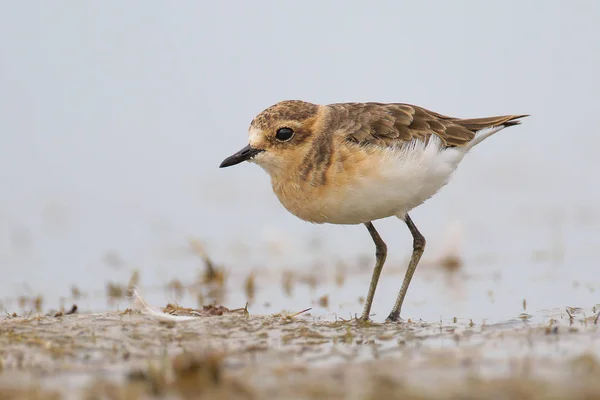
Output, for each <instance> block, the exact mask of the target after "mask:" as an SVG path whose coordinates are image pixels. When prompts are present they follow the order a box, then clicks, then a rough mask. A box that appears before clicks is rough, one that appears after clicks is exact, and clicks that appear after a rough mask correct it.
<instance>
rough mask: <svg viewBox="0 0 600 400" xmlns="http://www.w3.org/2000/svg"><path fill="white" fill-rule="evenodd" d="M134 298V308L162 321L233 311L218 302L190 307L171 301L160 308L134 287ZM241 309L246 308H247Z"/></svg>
mask: <svg viewBox="0 0 600 400" xmlns="http://www.w3.org/2000/svg"><path fill="white" fill-rule="evenodd" d="M133 299H134V308H136V309H137V310H139V311H140V312H141V313H142V314H145V315H149V316H151V317H153V318H156V319H158V320H160V321H172V322H183V321H192V320H195V319H197V318H198V317H211V316H218V315H223V314H226V313H231V312H232V311H230V310H229V309H228V308H227V307H224V306H221V305H216V304H209V305H205V306H203V307H202V308H188V307H182V306H180V305H177V304H170V303H169V304H167V305H166V307H163V308H162V309H159V308H158V307H152V306H150V305H149V304H148V303H147V302H146V300H144V299H143V298H142V296H141V295H140V293H139V291H138V290H137V289H134V292H133ZM241 310H245V308H244V309H241Z"/></svg>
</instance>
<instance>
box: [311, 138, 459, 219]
mask: <svg viewBox="0 0 600 400" xmlns="http://www.w3.org/2000/svg"><path fill="white" fill-rule="evenodd" d="M464 154H465V149H464V148H449V149H440V142H439V140H437V137H435V136H434V137H432V140H430V142H429V143H428V144H424V143H423V142H419V141H416V142H414V143H413V144H411V145H410V146H404V147H402V148H399V149H389V150H385V151H382V152H381V157H377V158H378V159H376V160H373V164H371V166H372V168H369V169H371V171H362V172H363V174H361V175H360V176H356V177H355V178H354V179H352V180H351V181H350V182H349V184H348V185H346V187H345V188H337V190H336V192H337V193H336V195H335V196H331V198H330V201H326V203H327V205H326V206H325V207H323V208H322V213H323V216H324V217H325V221H324V222H327V223H332V224H359V223H364V222H368V221H374V220H377V219H380V218H386V217H390V216H398V217H400V218H403V217H404V215H405V214H406V213H407V212H408V211H410V210H411V209H413V208H414V207H416V206H418V205H420V204H422V203H423V202H424V201H425V200H427V199H428V198H430V197H431V196H433V195H434V194H435V193H437V191H438V190H440V189H441V188H442V187H443V186H444V185H446V184H447V183H448V181H449V180H450V177H451V176H452V174H453V172H454V171H455V169H456V167H457V166H458V164H459V163H460V161H461V160H462V158H463V157H464Z"/></svg>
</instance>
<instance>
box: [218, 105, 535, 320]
mask: <svg viewBox="0 0 600 400" xmlns="http://www.w3.org/2000/svg"><path fill="white" fill-rule="evenodd" d="M526 116H527V115H504V116H498V117H487V118H469V119H460V118H453V117H448V116H445V115H441V114H438V113H435V112H432V111H429V110H426V109H424V108H422V107H418V106H415V105H410V104H404V103H391V104H386V103H339V104H328V105H317V104H312V103H309V102H305V101H299V100H286V101H282V102H280V103H277V104H275V105H273V106H271V107H269V108H267V109H266V110H264V111H262V112H261V113H260V114H258V115H257V116H256V117H255V118H254V120H252V122H251V124H250V128H249V144H248V145H247V146H246V147H244V148H243V149H242V150H240V151H239V152H237V153H235V154H233V155H232V156H230V157H227V158H226V159H225V160H223V162H222V163H221V165H220V167H221V168H223V167H229V166H232V165H236V164H238V163H241V162H242V161H250V162H253V163H256V164H258V165H260V166H261V167H262V168H264V169H265V171H266V172H267V173H268V174H269V175H270V176H271V184H272V187H273V191H274V192H275V194H276V195H277V198H278V199H279V201H280V202H281V204H283V206H284V207H285V208H286V209H287V210H288V211H289V212H291V213H292V214H294V215H295V216H297V217H299V218H301V219H303V220H305V221H309V222H312V223H316V224H322V223H329V224H364V225H365V226H366V227H367V229H368V231H369V233H370V235H371V237H372V239H373V241H374V243H375V248H376V251H375V257H376V262H375V268H374V270H373V275H372V278H371V283H370V286H369V291H368V294H367V297H366V300H365V305H364V309H363V312H362V314H361V319H363V320H368V319H369V314H370V311H371V304H372V303H373V296H374V295H375V289H376V287H377V282H378V280H379V276H380V274H381V270H382V268H383V264H384V262H385V259H386V256H387V246H386V244H385V242H384V241H383V240H382V239H381V237H380V236H379V234H378V233H377V230H376V229H375V227H374V226H373V221H375V220H378V219H381V218H386V217H391V216H396V217H398V218H400V219H401V220H403V221H404V222H405V223H406V225H407V226H408V229H409V230H410V233H411V234H412V236H413V252H412V256H411V259H410V262H409V264H408V268H407V270H406V275H405V277H404V281H403V283H402V287H401V289H400V292H399V294H398V297H397V299H396V302H395V304H394V306H393V308H392V311H391V312H390V314H389V316H388V317H387V320H388V321H398V320H399V318H400V310H401V308H402V303H403V302H404V297H405V296H406V291H407V290H408V286H409V284H410V281H411V278H412V276H413V274H414V272H415V269H416V268H417V264H418V263H419V260H420V258H421V255H422V254H423V251H424V249H425V238H424V237H423V235H421V233H420V232H419V230H418V229H417V227H416V226H415V224H414V223H413V221H412V219H411V218H410V216H409V215H408V212H409V211H411V210H412V209H413V208H415V207H417V206H418V205H420V204H422V203H423V202H425V201H426V200H427V199H429V198H430V197H431V196H433V195H434V194H436V193H437V192H438V190H440V189H441V188H442V187H443V186H445V185H446V184H447V183H448V181H449V180H450V178H451V176H452V174H453V172H454V171H455V169H456V167H457V166H458V164H459V163H460V161H461V160H462V159H463V157H464V156H465V154H466V153H467V152H468V151H469V150H470V149H471V148H472V147H474V146H475V145H477V144H479V143H480V142H481V141H483V140H484V139H487V138H488V137H490V136H491V135H493V134H494V133H496V132H498V131H500V130H502V129H504V128H506V127H509V126H513V125H518V124H519V123H520V121H519V119H520V118H523V117H526Z"/></svg>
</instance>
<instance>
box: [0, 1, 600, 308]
mask: <svg viewBox="0 0 600 400" xmlns="http://www.w3.org/2000/svg"><path fill="white" fill-rule="evenodd" d="M0 10H1V11H0V188H1V189H0V190H1V193H0V269H1V272H2V273H1V276H2V278H1V279H0V293H1V294H2V296H0V297H3V298H6V297H15V296H18V295H21V294H35V293H42V294H46V295H48V296H55V297H56V296H61V295H64V294H65V293H68V288H69V286H70V285H71V284H72V283H76V284H78V285H79V286H81V287H83V288H85V289H87V290H92V291H93V290H100V291H102V290H103V288H104V284H105V281H106V280H107V279H111V280H123V279H126V278H127V277H128V276H129V274H130V272H131V269H132V268H133V266H135V267H139V268H140V269H141V270H142V276H143V277H144V279H145V282H147V283H152V282H159V283H160V282H164V281H166V280H167V279H169V278H170V277H173V276H178V277H182V279H185V278H186V277H193V276H194V275H195V273H196V269H197V267H198V264H197V261H196V260H194V259H191V258H189V257H187V258H186V257H185V256H177V254H179V253H180V250H178V249H181V248H183V247H185V245H186V240H187V238H188V237H189V236H195V237H198V238H200V239H201V240H202V241H204V242H205V243H206V245H207V248H208V249H209V251H210V253H211V254H212V256H213V257H214V258H215V259H217V260H219V261H221V262H223V263H226V264H227V265H229V267H230V269H232V270H233V272H234V273H235V272H236V271H238V272H239V271H248V270H249V268H253V267H254V266H256V265H272V266H274V267H278V266H281V265H287V266H290V267H292V266H294V265H302V263H303V262H305V261H306V260H312V259H313V258H321V257H324V258H323V259H324V260H325V261H326V264H325V266H327V265H328V264H327V263H329V262H330V261H331V260H335V259H337V258H345V259H352V258H355V257H356V255H358V254H367V255H371V253H372V252H373V249H372V243H371V242H370V239H369V237H368V234H367V232H366V230H364V228H362V227H339V226H313V225H310V224H306V223H304V222H301V221H299V220H297V219H296V218H295V217H293V216H291V215H289V214H287V212H286V211H285V210H284V209H283V207H282V206H280V205H279V203H278V202H277V200H276V198H275V196H274V195H273V194H272V193H271V188H270V184H269V180H268V177H267V175H266V174H265V173H264V172H263V171H261V170H260V169H259V168H257V167H256V166H253V165H241V166H238V167H236V168H231V169H227V170H219V169H218V168H217V167H218V165H219V163H220V161H221V160H222V159H223V158H224V157H226V156H228V155H230V154H231V153H232V152H234V151H237V150H238V149H239V148H241V147H242V146H244V145H245V143H246V141H247V136H246V135H247V133H246V132H247V127H248V125H249V123H250V121H251V119H252V118H253V117H254V115H255V114H257V113H258V112H260V111H261V110H263V109H264V108H266V107H267V106H269V105H271V104H273V103H275V102H277V101H280V100H283V99H303V100H307V101H313V102H317V103H329V102H343V101H380V102H409V103H414V104H418V105H421V106H424V107H427V108H430V109H433V110H435V111H438V112H440V113H443V114H449V115H455V116H461V117H476V116H488V115H497V114H509V113H530V114H532V116H531V117H530V118H528V119H527V120H526V121H525V123H524V124H523V125H522V126H520V127H517V128H511V129H510V130H506V131H504V132H502V133H500V134H499V135H497V136H496V137H494V138H492V139H490V140H489V141H486V142H485V143H484V144H482V145H481V146H478V147H477V148H476V150H475V151H474V152H473V153H472V154H471V155H469V156H468V157H467V159H466V160H465V161H464V162H463V164H462V165H461V166H460V167H459V170H458V172H457V175H456V178H455V180H454V181H453V182H452V183H451V184H450V185H449V186H448V187H447V188H445V189H444V190H443V191H442V192H441V193H440V194H438V196H436V197H435V198H434V199H432V200H431V201H429V202H428V203H427V204H426V205H424V206H422V207H420V208H419V209H417V210H415V211H414V213H413V219H414V220H415V221H416V223H417V225H418V226H419V227H420V228H421V230H422V231H423V233H424V234H425V235H426V236H427V237H428V239H429V244H430V249H433V250H432V251H434V250H435V248H436V246H437V247H439V246H440V242H441V241H442V239H443V235H444V233H443V232H444V229H446V228H447V227H448V226H449V225H451V224H452V223H454V222H453V221H460V226H461V227H462V228H461V229H462V230H463V231H464V240H463V242H464V241H466V242H467V243H469V244H468V245H465V246H464V247H465V249H464V251H465V256H466V257H467V259H469V257H470V258H471V259H477V256H478V255H481V254H484V253H485V254H487V253H494V252H496V253H502V254H506V253H507V252H508V253H510V254H512V256H511V257H513V258H512V259H511V260H518V262H517V264H518V265H519V268H527V267H526V263H527V262H528V261H529V260H530V258H529V257H530V251H531V249H532V248H534V249H536V248H546V247H547V246H549V245H548V243H552V242H551V240H552V237H553V236H552V233H548V232H549V231H548V229H549V228H548V226H554V225H552V224H553V223H554V222H552V221H556V218H555V216H557V215H558V216H560V218H559V219H560V221H563V225H564V226H566V228H564V229H565V231H564V232H563V231H561V232H563V233H561V235H562V236H561V237H563V239H564V241H565V244H564V246H565V247H566V248H570V246H571V247H572V248H573V250H572V251H571V252H569V251H567V256H566V257H567V259H568V260H570V261H569V262H567V261H565V264H563V265H562V266H560V268H562V271H571V272H568V273H572V268H573V267H572V265H573V264H577V265H579V266H581V265H582V262H583V263H584V264H585V260H593V259H594V258H593V256H595V255H597V254H596V253H595V252H596V248H597V247H598V244H599V242H598V238H597V237H596V232H597V228H598V218H599V215H600V207H599V206H598V204H600V191H599V190H598V187H597V181H598V179H597V175H596V174H597V172H598V171H599V170H600V157H598V148H599V145H600V140H599V138H598V129H599V128H598V122H597V121H598V115H599V112H600V101H599V99H598V96H599V89H600V80H599V78H598V71H600V28H599V26H600V25H599V24H598V21H600V2H597V1H593V0H589V1H541V0H540V1H494V2H491V1H486V2H481V1H475V0H473V1H452V2H449V1H420V2H403V1H373V2H364V1H303V2H294V3H292V2H276V1H252V2H243V1H219V2H208V1H206V2H201V1H180V2H167V1H148V0H144V1H126V2H119V1H104V2H92V1H53V2H49V1H8V0H5V1H1V2H0ZM549 215H550V216H551V217H548V216H549ZM546 217H548V218H546ZM580 223H581V224H586V225H585V227H587V228H586V229H587V230H586V229H583V228H581V227H580V225H579V224H580ZM547 225H548V226H547ZM563 225H561V226H563ZM377 226H378V227H380V228H381V233H382V235H383V236H384V239H386V240H387V241H388V245H389V247H390V259H391V260H394V259H395V260H400V261H402V260H404V257H406V256H407V255H408V253H407V252H408V251H409V249H410V239H409V236H408V232H407V231H406V228H405V227H404V225H403V224H402V223H401V222H399V221H396V220H389V221H388V220H386V221H383V222H380V223H379V224H377ZM532 226H533V227H534V228H531V227H532ZM314 236H316V237H318V238H321V240H322V242H323V250H322V251H323V255H321V254H319V255H315V254H312V255H311V254H307V249H308V247H307V244H306V243H308V241H309V239H310V238H311V237H314ZM473 241H475V242H473ZM477 241H478V242H477ZM273 242H278V243H279V244H280V245H281V246H283V247H284V248H285V249H286V251H285V252H283V253H282V254H278V255H276V254H275V255H274V254H270V253H269V252H268V251H266V249H268V248H270V247H269V246H271V247H272V245H273ZM471 243H479V245H475V244H471ZM486 246H487V247H486ZM545 246H546V247H545ZM550 246H551V245H550ZM232 247H233V248H234V249H237V250H236V251H232V250H231V248H232ZM583 250H585V251H583ZM109 251H113V252H117V253H118V254H120V256H121V257H122V258H123V259H124V260H125V261H126V262H127V263H128V266H127V267H124V268H121V269H117V270H115V269H111V268H108V267H107V266H106V264H105V263H104V261H103V258H104V256H105V254H106V253H107V252H109ZM582 254H584V255H585V256H582ZM570 255H572V256H573V257H584V258H583V259H581V260H580V259H569V258H568V257H570ZM582 260H584V261H582ZM590 262H591V261H590ZM567 264H568V265H567ZM523 265H525V266H523ZM595 265H596V264H595V263H594V268H595ZM494 268H500V267H499V266H498V265H495V266H494ZM502 268H509V266H503V267H502ZM581 268H582V271H590V268H592V267H591V266H588V267H585V268H584V267H581ZM240 273H241V272H240ZM565 273H566V272H565ZM384 274H385V272H384ZM396 283H397V284H394V285H392V286H391V287H395V286H398V287H399V281H397V282H396ZM569 284H570V281H569ZM364 290H365V291H366V282H365V287H364ZM394 291H395V290H394ZM516 295H517V296H519V295H521V294H520V293H518V294H516ZM394 296H395V293H389V298H390V299H392V298H393V297H394ZM376 302H377V300H376ZM388 303H389V302H388ZM559 305H562V304H559ZM557 306H558V305H557ZM386 307H387V304H386Z"/></svg>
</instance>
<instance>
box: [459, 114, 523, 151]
mask: <svg viewBox="0 0 600 400" xmlns="http://www.w3.org/2000/svg"><path fill="white" fill-rule="evenodd" d="M528 116H529V114H521V115H502V116H499V117H486V118H470V119H459V120H456V121H455V123H457V124H459V125H461V126H463V127H465V128H467V129H468V130H470V131H472V132H475V137H474V138H473V139H472V140H471V141H470V142H469V143H468V144H467V147H468V148H471V147H473V146H475V145H477V144H479V143H480V142H481V141H483V140H484V139H487V138H488V137H490V136H492V135H493V134H494V133H496V132H499V131H501V130H502V129H504V128H508V127H509V126H515V125H519V124H520V123H521V121H520V118H525V117H528Z"/></svg>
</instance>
